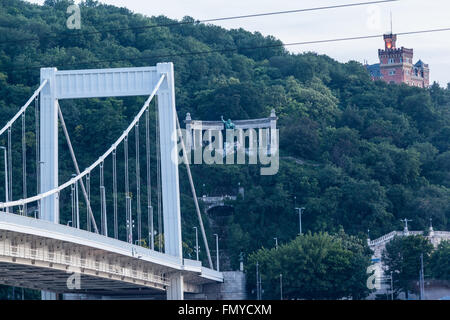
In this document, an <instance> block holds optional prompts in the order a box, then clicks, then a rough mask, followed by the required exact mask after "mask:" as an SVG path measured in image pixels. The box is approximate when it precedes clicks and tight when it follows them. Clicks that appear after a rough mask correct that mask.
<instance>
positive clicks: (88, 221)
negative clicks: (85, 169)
mask: <svg viewBox="0 0 450 320" xmlns="http://www.w3.org/2000/svg"><path fill="white" fill-rule="evenodd" d="M86 193H87V198H88V202H89V203H91V174H90V173H88V174H87V175H86ZM86 230H87V231H89V232H90V231H91V219H90V216H89V208H88V206H86Z"/></svg>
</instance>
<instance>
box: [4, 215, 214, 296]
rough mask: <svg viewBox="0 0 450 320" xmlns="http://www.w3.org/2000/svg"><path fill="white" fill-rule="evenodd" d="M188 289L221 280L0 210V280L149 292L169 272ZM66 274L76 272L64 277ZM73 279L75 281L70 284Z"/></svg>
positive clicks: (162, 286) (56, 288)
mask: <svg viewBox="0 0 450 320" xmlns="http://www.w3.org/2000/svg"><path fill="white" fill-rule="evenodd" d="M175 272H181V273H182V274H183V275H184V281H185V288H186V291H188V292H198V291H200V290H201V288H200V285H203V284H206V283H213V282H222V281H223V276H222V274H221V273H220V272H217V271H215V270H211V269H207V268H204V267H202V266H201V263H200V262H197V261H192V260H187V259H178V258H176V257H174V256H170V255H167V254H164V253H160V252H156V251H152V250H149V249H146V248H143V247H139V246H135V245H132V244H129V243H126V242H124V241H120V240H116V239H112V238H108V237H105V236H102V235H98V234H94V233H91V232H87V231H84V230H80V229H75V228H72V227H67V226H64V225H57V224H53V223H51V222H48V221H43V220H38V219H33V218H28V217H23V216H19V215H14V214H7V213H3V212H2V213H0V283H4V284H8V285H14V286H22V287H27V288H34V289H40V290H47V291H52V292H58V293H69V292H70V293H91V294H105V295H106V294H121V295H124V294H127V293H129V294H137V293H139V294H150V295H151V294H155V293H158V292H159V293H161V292H164V291H165V290H166V289H167V287H168V285H169V281H168V277H169V276H170V274H171V273H175ZM72 275H79V278H78V279H76V280H74V278H71V279H72V280H74V281H73V282H70V280H69V282H70V283H69V285H68V279H69V277H71V276H72ZM77 280H79V281H78V283H79V284H80V286H78V287H77V286H76V284H77Z"/></svg>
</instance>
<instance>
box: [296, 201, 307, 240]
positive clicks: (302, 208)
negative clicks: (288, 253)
mask: <svg viewBox="0 0 450 320" xmlns="http://www.w3.org/2000/svg"><path fill="white" fill-rule="evenodd" d="M295 210H297V211H298V224H299V229H300V233H299V234H302V213H303V210H305V208H304V207H301V208H295Z"/></svg>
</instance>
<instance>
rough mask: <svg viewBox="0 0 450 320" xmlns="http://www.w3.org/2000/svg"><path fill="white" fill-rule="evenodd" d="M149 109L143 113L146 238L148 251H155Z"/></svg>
mask: <svg viewBox="0 0 450 320" xmlns="http://www.w3.org/2000/svg"><path fill="white" fill-rule="evenodd" d="M149 109H150V108H147V110H146V111H145V151H146V161H147V217H148V237H149V244H150V249H152V250H155V238H154V236H153V232H154V230H153V228H154V226H153V207H152V183H151V171H150V116H149Z"/></svg>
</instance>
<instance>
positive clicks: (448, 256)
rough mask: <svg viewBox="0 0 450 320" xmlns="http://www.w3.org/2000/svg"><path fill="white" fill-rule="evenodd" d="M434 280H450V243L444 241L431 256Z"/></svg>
mask: <svg viewBox="0 0 450 320" xmlns="http://www.w3.org/2000/svg"><path fill="white" fill-rule="evenodd" d="M430 269H431V276H432V279H441V280H447V281H448V280H449V279H450V241H442V242H441V243H440V244H439V245H438V247H437V248H436V250H434V251H433V253H432V254H431V259H430Z"/></svg>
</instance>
